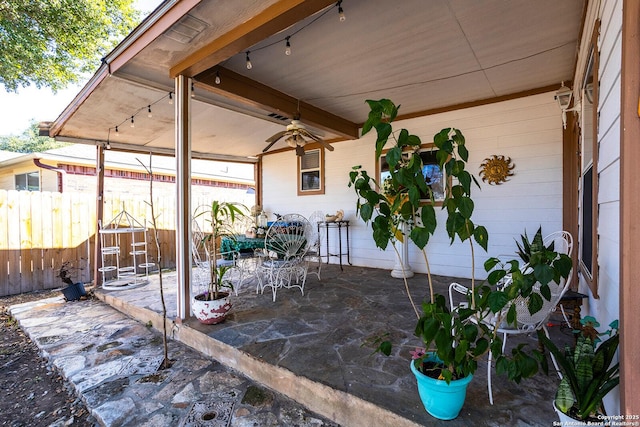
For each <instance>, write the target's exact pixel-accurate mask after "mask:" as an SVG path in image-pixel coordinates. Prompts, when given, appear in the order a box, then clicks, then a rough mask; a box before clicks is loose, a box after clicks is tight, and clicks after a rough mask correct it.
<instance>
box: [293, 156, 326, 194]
mask: <svg viewBox="0 0 640 427" xmlns="http://www.w3.org/2000/svg"><path fill="white" fill-rule="evenodd" d="M305 148H306V150H305V153H304V154H303V155H302V156H299V157H298V195H308V194H324V156H323V149H322V148H313V146H312V145H311V144H308V145H307V146H306V147H305Z"/></svg>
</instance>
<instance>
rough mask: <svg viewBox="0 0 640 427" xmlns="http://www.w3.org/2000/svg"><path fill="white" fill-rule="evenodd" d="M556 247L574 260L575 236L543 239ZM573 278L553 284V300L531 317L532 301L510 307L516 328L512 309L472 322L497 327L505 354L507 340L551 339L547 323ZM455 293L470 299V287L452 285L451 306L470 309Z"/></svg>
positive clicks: (520, 299)
mask: <svg viewBox="0 0 640 427" xmlns="http://www.w3.org/2000/svg"><path fill="white" fill-rule="evenodd" d="M552 242H553V243H554V247H553V250H554V251H556V252H558V253H564V254H566V255H568V256H571V252H572V250H573V238H572V237H571V234H570V233H568V232H566V231H557V232H555V233H551V234H549V235H548V236H546V237H545V238H544V239H543V244H544V245H545V246H546V247H548V246H549V245H550V244H551V243H552ZM527 268H529V267H528V266H527V265H524V266H523V267H521V269H522V270H523V271H526V269H527ZM571 277H572V274H571V273H570V274H569V277H568V279H567V280H564V279H562V281H561V283H553V282H550V283H549V288H550V290H551V298H550V299H549V300H547V299H546V298H545V297H543V296H542V301H543V303H542V308H541V309H540V310H539V311H538V312H536V313H534V314H531V313H530V312H529V305H528V301H529V298H523V297H517V298H515V299H514V300H513V301H512V302H511V303H510V304H511V305H515V307H516V319H517V320H516V325H515V326H514V325H509V324H508V323H507V322H506V320H505V319H506V313H507V311H508V309H509V307H510V306H509V307H505V309H504V310H503V312H502V313H501V314H500V315H498V314H495V315H494V314H493V313H486V315H485V316H483V317H482V318H480V319H476V318H473V317H472V318H471V320H472V321H476V322H477V321H480V322H483V323H484V324H486V325H489V326H490V327H492V328H493V327H495V328H496V331H497V333H500V334H502V353H504V350H505V347H506V345H507V337H508V336H509V335H522V334H530V333H532V332H535V331H538V330H540V329H542V330H543V332H544V334H545V335H546V336H547V337H549V331H548V329H547V322H548V321H549V317H550V316H551V314H553V312H555V310H556V307H557V306H558V304H559V303H560V300H561V299H562V296H563V295H564V294H565V292H567V290H568V289H569V286H570V284H571ZM510 281H511V278H510V277H509V276H507V277H505V278H504V279H503V281H502V285H501V286H506V285H508V284H509V282H510ZM454 292H455V293H458V294H462V295H465V296H466V295H468V294H469V293H470V292H471V290H470V289H469V288H467V287H466V286H463V285H460V284H459V283H452V284H451V285H449V304H450V307H451V311H454V310H455V309H456V308H457V307H459V306H466V305H467V303H466V301H465V302H461V303H460V302H459V303H456V302H455V301H456V299H455V298H454ZM533 292H537V293H540V286H539V284H536V285H534V287H533ZM499 319H500V324H499V325H496V322H497V321H498V320H499ZM492 360H493V354H492V353H491V352H489V354H488V362H487V389H488V392H489V402H490V403H491V404H492V405H493V391H492V388H491V362H492ZM551 361H552V362H553V365H554V366H555V369H556V372H557V373H558V376H560V378H562V374H561V373H560V369H559V367H558V363H557V362H556V359H555V357H553V354H551Z"/></svg>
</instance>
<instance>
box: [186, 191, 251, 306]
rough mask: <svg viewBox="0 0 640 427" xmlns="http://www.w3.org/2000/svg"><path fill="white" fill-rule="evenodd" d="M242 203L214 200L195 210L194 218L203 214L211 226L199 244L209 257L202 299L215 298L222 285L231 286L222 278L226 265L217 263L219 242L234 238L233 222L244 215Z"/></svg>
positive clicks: (244, 210) (225, 271)
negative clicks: (205, 285) (206, 284)
mask: <svg viewBox="0 0 640 427" xmlns="http://www.w3.org/2000/svg"><path fill="white" fill-rule="evenodd" d="M246 211H247V210H246V208H245V207H244V205H242V204H239V203H234V202H219V201H217V200H214V201H213V202H211V205H209V206H204V207H200V208H198V209H197V210H196V214H195V215H194V217H195V218H197V217H200V216H205V221H206V222H207V223H209V225H210V226H211V233H208V234H205V236H204V238H203V239H202V242H201V244H202V245H203V246H204V247H205V248H206V251H207V254H208V257H209V289H208V292H207V295H206V297H205V298H204V300H206V301H213V300H217V299H218V298H219V297H220V296H219V294H220V292H221V291H220V290H221V288H223V287H231V282H229V281H227V280H224V276H225V274H226V273H227V271H228V270H229V268H230V267H229V266H228V265H226V266H225V265H220V266H219V265H218V260H219V259H220V255H221V254H220V247H219V245H220V242H221V240H222V238H223V237H227V238H234V237H235V229H234V227H233V223H234V222H235V221H236V219H238V218H240V217H244V216H245V212H246Z"/></svg>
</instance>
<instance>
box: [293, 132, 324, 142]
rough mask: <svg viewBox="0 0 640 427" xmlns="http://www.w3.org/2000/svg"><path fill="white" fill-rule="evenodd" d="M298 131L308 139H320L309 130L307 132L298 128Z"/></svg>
mask: <svg viewBox="0 0 640 427" xmlns="http://www.w3.org/2000/svg"><path fill="white" fill-rule="evenodd" d="M298 132H299V133H301V134H302V135H304V136H306V137H307V138H309V139H313V140H314V141H318V142H319V141H320V138H318V137H317V136H315V135H314V134H312V133H311V132H309V131H308V130H306V129H299V130H298Z"/></svg>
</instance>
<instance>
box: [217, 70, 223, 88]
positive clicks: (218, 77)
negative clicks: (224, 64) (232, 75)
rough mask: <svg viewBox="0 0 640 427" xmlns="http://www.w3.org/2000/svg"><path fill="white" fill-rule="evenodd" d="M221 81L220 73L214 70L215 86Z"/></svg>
mask: <svg viewBox="0 0 640 427" xmlns="http://www.w3.org/2000/svg"><path fill="white" fill-rule="evenodd" d="M221 81H222V80H220V71H217V70H216V80H215V82H216V84H217V85H219V84H220V82H221Z"/></svg>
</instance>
